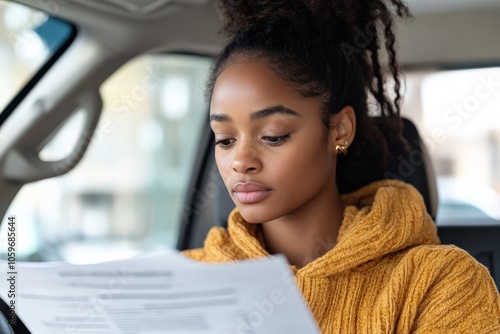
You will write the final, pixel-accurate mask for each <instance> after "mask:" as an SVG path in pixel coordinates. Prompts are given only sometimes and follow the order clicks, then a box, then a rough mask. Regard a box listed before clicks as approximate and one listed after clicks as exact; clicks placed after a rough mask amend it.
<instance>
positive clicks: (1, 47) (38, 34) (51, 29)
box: [0, 0, 73, 113]
mask: <svg viewBox="0 0 500 334" xmlns="http://www.w3.org/2000/svg"><path fill="white" fill-rule="evenodd" d="M72 30H73V28H72V27H71V25H69V24H68V23H65V22H63V21H60V20H58V19H55V18H53V17H49V16H47V14H45V13H43V12H40V11H37V10H34V9H31V8H28V7H26V6H23V5H20V4H17V3H14V2H7V1H4V0H0V73H1V75H0V91H1V92H2V94H0V113H2V112H3V110H4V109H5V107H6V106H7V105H8V104H9V102H10V101H11V100H12V99H13V98H14V96H16V95H17V94H18V92H19V91H20V90H21V88H22V87H24V86H25V85H26V84H27V82H28V81H29V80H30V79H31V78H32V77H33V75H34V74H35V73H36V72H37V71H38V70H40V68H41V67H42V66H43V65H44V64H45V63H46V62H47V61H48V59H49V58H50V57H51V56H52V55H53V54H54V53H55V52H56V51H57V50H58V49H59V48H60V47H61V46H62V45H63V43H64V42H65V41H66V40H67V39H68V38H69V37H70V35H71V33H72Z"/></svg>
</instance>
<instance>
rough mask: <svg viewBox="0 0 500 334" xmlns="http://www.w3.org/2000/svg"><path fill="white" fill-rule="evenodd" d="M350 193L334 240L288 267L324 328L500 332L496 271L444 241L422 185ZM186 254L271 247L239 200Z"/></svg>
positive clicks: (225, 255) (228, 254) (235, 256)
mask: <svg viewBox="0 0 500 334" xmlns="http://www.w3.org/2000/svg"><path fill="white" fill-rule="evenodd" d="M343 201H344V203H345V211H344V220H343V222H342V226H341V228H340V231H339V235H338V240H337V245H336V246H335V247H334V248H332V249H331V250H330V251H328V252H327V253H326V254H325V255H323V256H322V257H320V258H317V259H315V260H314V261H312V262H310V263H309V264H307V265H306V266H304V267H302V268H300V269H296V268H295V267H291V268H292V270H293V271H294V273H295V280H296V283H297V286H298V287H299V290H300V291H301V292H302V294H303V296H304V299H305V301H306V303H307V304H308V305H309V308H310V309H311V311H312V313H313V315H314V317H315V319H316V321H317V323H318V326H319V327H320V328H321V332H322V333H325V334H329V333H474V334H479V333H500V298H499V296H498V292H497V289H496V287H495V285H494V282H493V280H492V278H491V276H490V274H489V273H488V271H487V269H486V268H485V267H484V266H482V265H481V264H479V263H478V262H477V261H476V260H474V258H472V257H471V256H470V255H468V254H467V253H466V252H465V251H463V250H461V249H459V248H457V247H454V246H442V245H438V244H439V239H438V237H437V233H436V228H435V226H434V223H433V222H432V220H431V218H430V217H429V216H428V214H427V212H426V210H425V206H424V203H423V200H422V198H421V196H420V194H419V193H418V191H417V190H416V189H415V188H413V187H412V186H410V185H408V184H406V183H403V182H400V181H395V180H384V181H378V182H375V183H372V184H370V185H368V186H366V187H364V188H362V189H360V190H358V191H356V192H354V193H351V194H348V195H345V196H343ZM184 254H185V255H186V256H188V257H190V258H192V259H194V260H198V261H203V262H210V263H220V262H228V261H237V260H244V259H255V258H259V257H263V256H269V253H268V252H267V251H266V249H265V245H264V238H263V236H262V233H261V232H260V228H259V225H257V224H249V223H247V222H245V221H244V219H243V218H242V217H241V215H240V214H239V212H238V210H237V209H235V210H234V211H233V212H232V213H231V215H230V217H229V221H228V229H227V230H226V229H224V228H221V227H214V228H212V230H210V232H209V234H208V236H207V238H206V240H205V245H204V247H203V248H200V249H194V250H187V251H184ZM263 279H265V278H263Z"/></svg>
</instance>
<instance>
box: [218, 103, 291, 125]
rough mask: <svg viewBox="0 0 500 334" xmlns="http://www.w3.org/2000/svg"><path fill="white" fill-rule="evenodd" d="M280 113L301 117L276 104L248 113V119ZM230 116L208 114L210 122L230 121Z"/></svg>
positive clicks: (253, 119)
mask: <svg viewBox="0 0 500 334" xmlns="http://www.w3.org/2000/svg"><path fill="white" fill-rule="evenodd" d="M276 115H282V116H292V117H301V116H300V115H299V114H298V113H297V112H295V111H293V110H292V109H289V108H287V107H285V106H282V105H277V106H273V107H269V108H265V109H262V110H257V111H254V112H252V113H251V114H250V120H251V121H255V120H258V119H263V118H267V117H271V116H276ZM232 121H233V120H232V118H231V117H230V116H229V115H227V114H212V115H210V122H224V123H230V122H232Z"/></svg>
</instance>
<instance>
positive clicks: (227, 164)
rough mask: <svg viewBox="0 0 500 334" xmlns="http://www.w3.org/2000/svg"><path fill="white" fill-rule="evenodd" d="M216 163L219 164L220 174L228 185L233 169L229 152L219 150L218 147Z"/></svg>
mask: <svg viewBox="0 0 500 334" xmlns="http://www.w3.org/2000/svg"><path fill="white" fill-rule="evenodd" d="M215 152H216V153H215V164H216V165H217V169H218V170H219V174H220V176H221V178H222V181H223V182H224V184H225V185H226V187H227V186H228V182H229V174H230V169H231V160H230V159H231V158H230V157H229V154H227V153H226V154H224V152H218V149H217V148H216V151H215Z"/></svg>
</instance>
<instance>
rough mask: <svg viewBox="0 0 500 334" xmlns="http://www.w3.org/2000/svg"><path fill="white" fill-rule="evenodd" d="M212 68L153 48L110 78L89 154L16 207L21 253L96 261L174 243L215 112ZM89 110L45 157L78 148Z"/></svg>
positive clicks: (23, 195) (25, 191) (35, 187)
mask: <svg viewBox="0 0 500 334" xmlns="http://www.w3.org/2000/svg"><path fill="white" fill-rule="evenodd" d="M210 65H211V59H210V58H204V57H195V56H187V55H165V54H162V55H146V56H142V57H140V58H137V59H135V60H133V61H131V62H129V63H128V64H126V65H125V66H124V67H122V68H121V69H119V70H118V71H117V72H116V73H115V74H113V76H111V77H110V78H109V79H108V80H107V81H105V82H104V84H103V85H102V86H101V89H100V92H101V95H102V98H103V103H104V107H103V108H104V109H103V113H102V115H101V118H100V121H99V124H98V126H97V129H96V131H95V133H94V135H93V137H92V141H91V142H90V145H89V148H88V151H87V152H86V154H85V155H84V157H83V159H82V161H81V162H80V163H79V164H78V165H77V166H76V167H75V168H74V169H73V170H72V171H70V172H69V173H68V174H66V175H63V176H60V177H56V178H51V179H48V180H43V181H40V182H36V183H33V184H28V185H26V186H24V187H23V188H22V189H21V191H20V193H19V194H18V195H17V196H16V198H15V200H14V202H13V204H12V205H11V207H10V208H9V211H8V212H11V213H12V214H15V215H16V216H17V221H18V222H19V224H18V230H19V231H18V236H19V237H18V239H19V240H18V244H19V247H20V250H19V253H18V257H22V258H24V259H30V260H40V261H48V260H64V261H68V262H72V263H91V262H98V261H103V260H110V259H117V258H124V257H128V256H132V255H136V254H139V253H142V252H145V251H151V250H154V249H156V248H158V247H175V246H176V244H177V237H178V232H179V228H180V221H181V214H182V207H183V205H182V202H183V200H184V197H185V196H186V191H187V188H188V183H189V181H190V177H191V175H192V170H193V164H194V159H195V154H196V152H197V148H198V144H199V141H200V134H201V130H202V128H203V126H206V121H207V119H208V106H207V104H206V101H205V99H204V94H203V89H204V83H205V80H206V76H207V74H208V70H209V68H210ZM84 117H85V111H84V110H76V111H75V113H74V114H73V116H72V117H70V118H69V119H68V121H67V122H66V123H65V125H64V126H63V127H62V128H61V129H60V131H59V134H58V135H56V136H54V138H53V139H52V141H51V142H49V143H48V144H47V146H46V147H45V148H44V150H42V151H41V152H40V157H41V158H42V159H45V160H55V159H59V158H61V157H64V156H66V155H67V154H68V153H69V152H71V148H72V146H74V145H73V144H74V141H75V140H74V137H75V136H74V134H75V133H78V132H79V131H81V126H82V123H83V120H84ZM8 214H9V213H8ZM21 222H22V224H21ZM6 225H7V224H3V225H2V228H5V226H6ZM21 225H22V226H21ZM2 235H5V230H4V231H2ZM0 251H1V250H0Z"/></svg>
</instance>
